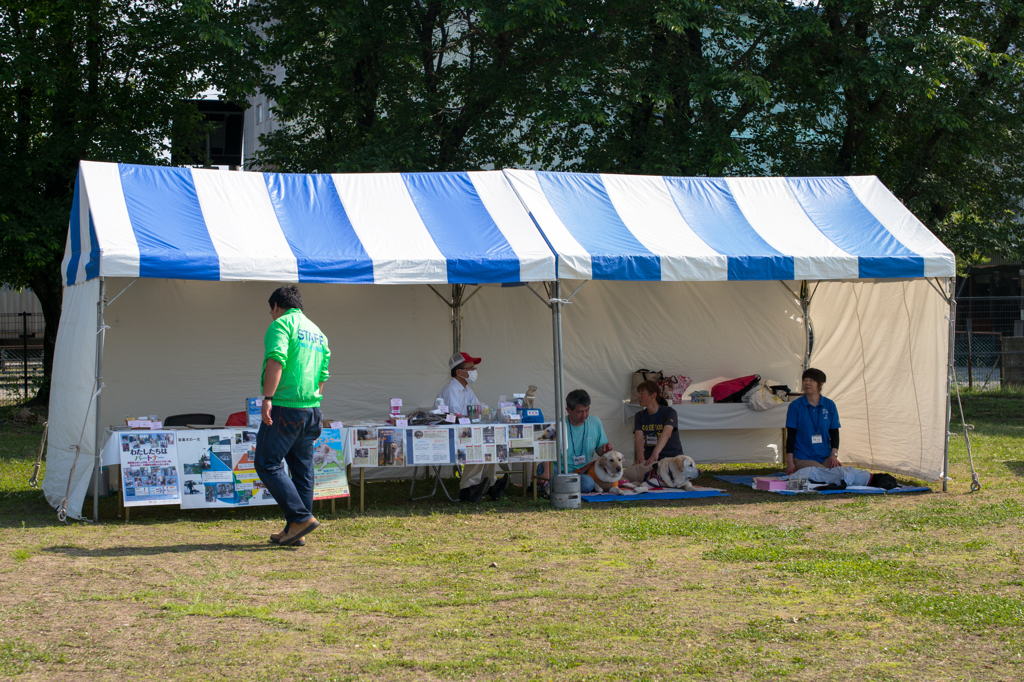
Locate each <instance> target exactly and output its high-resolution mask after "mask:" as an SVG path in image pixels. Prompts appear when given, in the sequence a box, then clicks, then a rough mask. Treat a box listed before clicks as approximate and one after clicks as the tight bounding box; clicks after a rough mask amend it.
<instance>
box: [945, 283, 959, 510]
mask: <svg viewBox="0 0 1024 682" xmlns="http://www.w3.org/2000/svg"><path fill="white" fill-rule="evenodd" d="M954 286H955V285H954V280H953V278H952V277H947V278H946V290H947V292H948V293H947V297H948V298H949V354H948V365H947V367H946V423H945V424H944V425H943V426H942V428H943V429H944V430H945V432H946V444H945V447H944V448H943V450H942V492H944V493H945V492H949V436H950V432H949V420H950V417H951V416H952V411H953V382H954V381H956V367H954V366H953V362H954V359H955V358H954V352H955V350H956V348H955V343H956V295H955V291H954Z"/></svg>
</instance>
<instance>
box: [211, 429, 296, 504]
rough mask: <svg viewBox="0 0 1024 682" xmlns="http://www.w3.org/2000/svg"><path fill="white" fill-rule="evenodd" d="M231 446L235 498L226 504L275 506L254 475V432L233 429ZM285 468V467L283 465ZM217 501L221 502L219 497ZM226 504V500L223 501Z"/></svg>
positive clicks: (271, 496) (253, 430) (252, 430)
mask: <svg viewBox="0 0 1024 682" xmlns="http://www.w3.org/2000/svg"><path fill="white" fill-rule="evenodd" d="M233 431H234V443H233V444H232V446H231V473H232V474H233V483H234V486H235V497H234V499H233V500H232V501H231V502H228V504H233V505H237V506H249V505H264V504H277V502H276V501H275V500H274V496H273V495H271V494H270V491H269V490H267V487H266V486H265V485H263V481H261V480H260V477H259V474H257V473H256V433H257V432H256V430H255V429H234V430H233ZM285 467H286V468H287V465H285ZM217 500H218V501H221V500H222V498H221V497H220V495H218V496H217ZM224 501H225V502H227V500H224Z"/></svg>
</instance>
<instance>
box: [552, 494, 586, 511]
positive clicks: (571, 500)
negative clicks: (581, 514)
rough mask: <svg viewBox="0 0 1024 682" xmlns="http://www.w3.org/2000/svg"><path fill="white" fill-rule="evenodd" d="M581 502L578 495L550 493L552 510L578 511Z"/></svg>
mask: <svg viewBox="0 0 1024 682" xmlns="http://www.w3.org/2000/svg"><path fill="white" fill-rule="evenodd" d="M581 501H582V498H581V497H580V494H579V493H551V508H552V509H579V508H580V502H581Z"/></svg>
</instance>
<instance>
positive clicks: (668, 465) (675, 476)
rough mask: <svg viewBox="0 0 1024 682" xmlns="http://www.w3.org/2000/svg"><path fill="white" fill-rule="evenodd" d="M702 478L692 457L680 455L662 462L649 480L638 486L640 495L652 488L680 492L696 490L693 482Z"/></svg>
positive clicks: (655, 466)
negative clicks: (677, 490) (672, 489)
mask: <svg viewBox="0 0 1024 682" xmlns="http://www.w3.org/2000/svg"><path fill="white" fill-rule="evenodd" d="M699 477H700V470H699V469H698V468H697V464H696V462H694V461H693V458H692V457H687V456H686V455H679V456H678V457H669V458H668V459H663V460H660V461H659V462H658V463H657V464H655V465H654V468H653V469H651V473H650V475H649V476H648V477H647V480H646V481H644V482H643V483H642V484H641V485H639V486H637V489H636V491H637V492H638V493H642V492H645V491H647V490H650V489H651V488H657V487H661V488H678V489H679V490H695V488H694V487H693V484H692V483H690V481H691V480H693V479H695V478H699Z"/></svg>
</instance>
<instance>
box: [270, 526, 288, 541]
mask: <svg viewBox="0 0 1024 682" xmlns="http://www.w3.org/2000/svg"><path fill="white" fill-rule="evenodd" d="M289 525H291V524H288V523H286V524H284V530H282V531H281V532H280V533H271V534H270V541H271V542H273V543H274V544H275V545H277V544H280V543H281V538H283V537H284V536H285V535H287V534H288V526H289Z"/></svg>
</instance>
